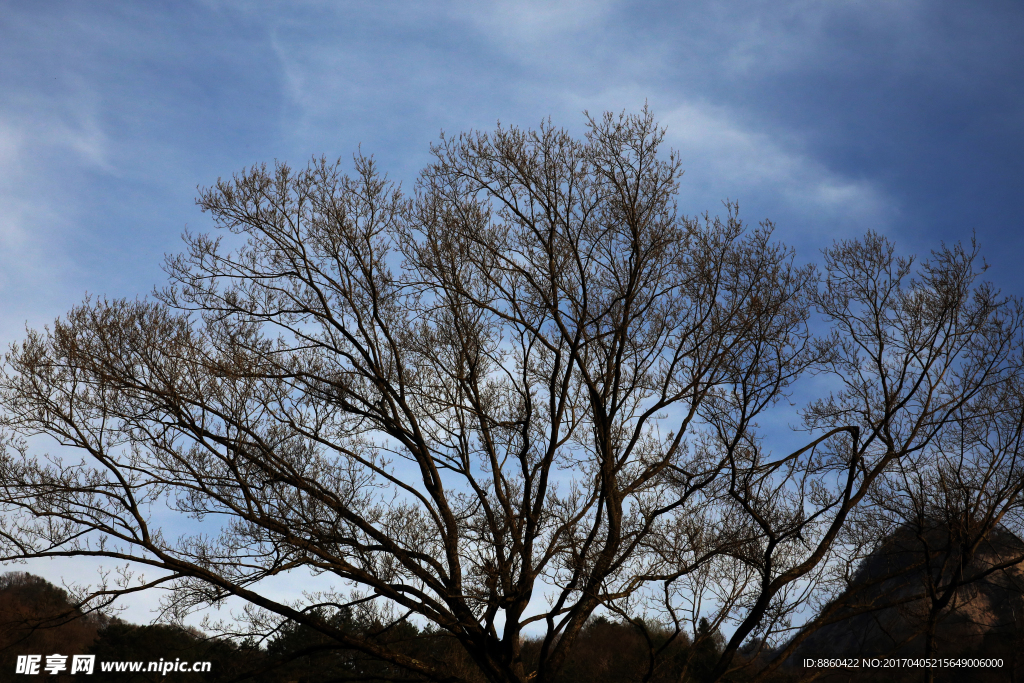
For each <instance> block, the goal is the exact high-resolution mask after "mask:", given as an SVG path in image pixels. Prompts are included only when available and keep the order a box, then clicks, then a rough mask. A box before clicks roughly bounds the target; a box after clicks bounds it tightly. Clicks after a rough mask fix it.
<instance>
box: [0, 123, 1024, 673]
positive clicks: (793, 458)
mask: <svg viewBox="0 0 1024 683" xmlns="http://www.w3.org/2000/svg"><path fill="white" fill-rule="evenodd" d="M662 138H663V131H662V130H661V129H659V128H658V127H657V126H656V124H655V123H654V121H653V119H652V117H651V115H650V114H649V113H648V112H647V111H646V110H645V111H644V112H643V113H642V114H640V115H637V116H625V115H623V116H618V117H616V116H612V115H605V116H603V117H601V118H598V119H590V120H589V129H588V133H587V135H586V137H585V139H582V140H580V139H575V138H573V137H571V136H570V135H569V134H568V133H566V132H565V131H562V130H558V129H555V128H553V127H551V126H550V125H542V126H541V127H540V129H539V130H536V131H524V130H519V129H515V128H513V129H504V128H500V127H499V128H498V129H497V130H496V131H494V132H493V133H491V134H483V133H476V134H467V135H461V136H459V137H457V138H446V137H442V139H441V141H440V142H439V144H438V145H437V146H436V147H434V148H433V152H434V162H433V163H432V164H431V165H430V166H428V167H427V168H426V169H425V170H424V171H423V173H422V175H421V176H420V180H419V182H418V184H417V186H416V191H415V193H414V195H413V196H411V197H407V196H405V195H403V194H402V193H401V191H400V189H399V188H398V187H396V186H395V185H394V184H393V183H391V182H390V181H389V180H388V179H387V178H386V177H385V176H382V175H381V174H380V173H379V172H378V170H377V169H376V167H375V165H374V163H373V161H372V159H366V158H362V157H357V158H356V162H355V173H354V175H353V176H347V175H345V174H344V173H343V172H342V171H341V169H340V167H339V165H337V164H329V163H327V162H326V161H325V160H322V159H321V160H314V162H312V163H311V164H310V165H309V166H308V167H307V168H306V169H305V170H302V171H299V172H294V171H292V170H291V169H290V168H289V167H287V166H285V165H283V164H279V165H277V166H275V167H274V168H272V169H268V168H266V167H265V166H258V167H253V168H251V169H249V170H248V171H245V172H243V173H241V174H239V175H237V176H235V177H233V178H232V179H231V180H226V181H218V183H217V185H216V186H214V187H212V188H209V189H207V190H204V191H203V192H202V193H201V195H200V198H199V204H200V205H201V206H202V207H203V209H204V210H206V211H209V212H210V213H211V214H212V216H213V218H214V221H215V224H216V226H217V227H218V228H222V229H226V230H229V231H231V232H234V233H237V234H239V235H243V236H244V237H245V240H246V241H245V245H244V246H242V247H240V248H238V249H236V250H234V251H229V250H225V249H223V248H222V246H221V243H220V241H219V240H218V239H214V238H212V237H209V236H207V235H186V242H187V245H188V249H187V251H186V253H184V254H183V255H181V256H178V257H174V258H169V259H168V261H167V264H166V270H167V272H168V274H169V276H170V284H169V286H167V287H166V288H165V289H163V290H160V291H158V292H156V293H155V295H154V297H153V300H136V301H122V300H119V301H106V300H96V301H94V300H87V301H86V302H85V303H84V304H83V305H81V306H80V307H78V308H76V309H74V310H72V311H71V312H70V313H69V314H68V315H67V317H66V318H64V319H62V320H58V321H57V322H56V323H55V324H54V326H53V328H52V330H45V331H43V332H30V333H29V336H28V338H27V340H26V341H25V342H24V343H22V344H21V345H19V346H16V347H12V349H11V352H10V353H9V354H8V356H7V358H6V365H5V368H4V373H3V376H2V378H0V404H2V405H3V406H4V410H5V413H4V417H3V426H4V427H5V429H6V434H7V436H6V437H4V447H5V449H4V455H3V459H2V461H0V482H2V484H0V485H2V491H3V493H2V503H0V504H2V505H3V509H4V515H5V516H4V525H3V527H2V530H0V534H2V538H3V558H2V559H5V560H13V559H20V558H34V557H55V556H82V555H87V556H96V557H106V558H113V559H116V560H120V561H126V562H129V561H130V562H134V563H138V564H140V565H145V566H150V567H154V568H157V569H159V570H161V571H162V572H163V575H162V576H161V577H160V578H158V579H155V580H151V581H150V582H148V583H143V584H141V586H140V585H132V586H129V585H127V583H125V584H123V585H110V586H107V587H105V588H104V589H103V590H99V591H96V592H95V594H94V595H93V596H92V598H93V599H94V600H100V601H102V600H103V599H106V598H109V597H111V596H116V595H117V594H118V593H120V592H124V591H128V590H138V589H140V588H141V587H146V586H149V587H152V586H157V585H160V586H164V587H168V588H170V589H171V591H172V592H171V599H170V600H169V602H168V608H169V609H170V610H171V611H172V613H173V614H176V615H181V614H185V613H187V612H189V611H190V610H193V609H195V608H199V607H202V606H204V605H207V604H210V603H212V602H217V601H219V600H222V599H224V598H226V597H228V596H234V597H237V598H241V599H242V600H244V601H247V603H248V604H250V605H251V609H250V610H248V611H247V612H246V615H244V618H243V619H241V622H242V623H241V626H244V627H247V628H248V629H249V632H250V633H252V634H255V635H261V634H262V635H266V634H267V633H268V632H270V631H272V630H273V629H274V628H276V627H278V625H279V624H280V622H281V620H283V619H289V620H291V621H292V622H295V623H298V624H301V625H304V626H306V627H309V628H312V629H314V630H316V631H319V632H320V633H322V634H324V635H325V636H328V637H330V638H332V639H334V641H335V642H337V643H338V645H339V647H344V648H348V649H354V650H358V651H361V652H364V653H366V654H368V655H371V656H374V657H377V658H379V659H381V660H384V661H386V662H390V663H392V664H394V665H396V666H398V667H400V668H402V669H404V670H405V671H408V672H410V673H411V674H415V675H419V676H422V677H425V678H428V679H432V680H439V681H456V680H468V679H470V678H472V677H473V676H474V675H475V674H469V673H465V672H464V671H462V672H460V671H454V670H451V669H448V668H446V667H445V665H444V662H442V661H437V660H435V659H432V658H430V657H413V656H410V655H408V654H406V653H403V652H401V651H399V650H396V649H394V648H391V647H389V646H388V644H387V643H386V642H382V641H381V640H379V639H374V638H369V637H364V636H363V635H360V634H357V633H352V632H349V631H345V630H343V629H339V628H337V627H336V626H334V625H333V622H332V621H331V620H330V619H329V618H328V615H329V614H330V609H331V608H339V607H344V606H348V607H353V606H361V607H364V608H367V609H377V610H378V613H379V614H391V615H393V616H392V619H393V621H395V622H398V621H402V620H407V619H419V620H422V621H425V622H429V623H431V624H434V625H435V626H436V627H437V628H438V629H440V630H441V631H443V632H445V633H447V634H449V635H450V636H451V637H452V638H454V639H456V640H457V641H458V642H459V643H460V644H461V646H462V647H463V648H464V649H465V651H466V653H467V655H468V656H469V657H470V658H471V659H472V661H473V662H474V663H475V665H476V667H477V668H478V669H479V675H480V676H482V677H483V678H485V679H486V680H489V681H495V682H498V681H500V682H513V681H515V682H517V683H518V682H522V681H525V680H528V679H531V678H535V679H536V680H538V681H550V680H552V679H553V678H554V676H555V675H556V674H557V672H558V671H559V669H560V667H561V666H562V665H563V663H564V662H565V661H566V658H567V656H568V654H569V652H570V650H571V648H572V646H573V643H574V642H575V640H576V638H577V636H578V635H579V634H580V632H581V630H582V629H583V627H584V625H585V624H586V622H587V620H588V618H589V617H591V615H592V614H593V613H594V611H595V610H597V609H598V608H599V607H603V608H605V609H608V610H612V611H614V612H618V613H619V614H622V615H624V616H626V617H627V618H630V619H633V620H635V621H637V623H640V624H641V625H642V622H641V621H640V617H642V616H645V615H647V616H648V617H649V616H650V615H653V614H656V613H658V612H659V611H660V615H661V618H662V626H664V625H665V624H668V625H670V627H674V628H675V630H676V632H677V633H682V632H683V631H684V630H685V629H686V624H687V623H689V624H692V625H693V626H694V630H699V629H696V626H697V625H698V624H699V623H701V624H704V626H702V628H703V632H705V633H707V634H713V633H716V632H717V629H718V627H720V626H721V625H723V624H728V625H729V627H730V629H731V635H730V637H729V638H728V639H727V641H726V642H725V643H724V646H723V647H722V648H721V652H720V658H719V661H718V663H717V664H716V665H715V666H714V669H713V671H712V672H711V677H712V678H715V679H717V678H721V677H722V676H723V675H726V674H727V673H728V672H729V671H731V670H733V669H734V668H735V667H736V666H741V665H742V664H743V662H744V661H746V660H742V661H741V660H737V658H736V656H735V655H736V653H737V651H738V649H739V647H740V646H741V644H743V643H744V642H746V641H748V640H750V639H751V638H759V639H762V640H770V639H771V638H773V637H776V636H777V635H778V634H779V633H781V632H784V631H785V629H786V628H788V625H789V620H790V619H791V617H792V615H793V613H794V610H796V609H798V607H799V603H800V601H801V600H802V599H804V597H805V593H806V591H807V590H808V587H810V586H813V585H815V584H816V582H821V581H825V580H826V578H827V576H828V575H829V571H830V567H832V563H833V562H834V561H835V560H836V558H837V557H840V556H842V554H843V553H844V552H846V551H847V548H846V547H845V545H844V544H843V543H842V542H837V540H840V541H841V532H842V531H843V530H844V528H845V527H846V525H847V522H848V519H849V517H850V515H851V513H852V512H853V511H854V510H855V509H856V508H857V506H858V505H859V504H860V503H861V502H862V501H863V500H864V499H865V496H866V495H867V494H868V492H869V491H871V490H872V487H873V486H874V485H875V484H876V483H877V482H878V480H879V479H880V477H882V475H883V474H884V473H887V472H889V471H891V470H892V468H893V467H895V466H896V465H897V464H898V463H899V462H901V461H902V460H903V459H905V458H908V457H911V456H912V455H913V454H914V453H917V452H919V451H921V450H922V449H924V448H926V447H927V446H928V444H930V443H931V442H933V441H934V440H935V439H936V438H937V436H938V435H939V434H940V433H941V432H942V429H943V426H944V425H946V424H947V423H949V422H950V421H951V420H953V419H954V418H955V417H956V416H957V415H960V414H962V412H963V410H964V408H965V406H967V405H969V403H970V402H971V401H972V400H974V399H975V397H977V396H978V395H980V394H981V393H983V392H985V391H989V390H991V389H992V388H993V387H998V386H1000V385H1001V384H1002V383H1005V382H1006V381H1007V380H1008V378H1009V377H1013V376H1015V373H1017V372H1018V367H1019V364H1018V363H1017V357H1016V354H1017V352H1018V346H1017V344H1018V338H1019V336H1020V327H1021V325H1020V316H1019V314H1018V313H1017V312H1016V309H1015V308H1013V306H1011V305H1009V304H1007V303H1006V302H1003V301H1001V300H1000V299H999V297H998V295H997V294H996V293H995V292H994V291H992V290H991V288H989V287H987V286H985V285H978V284H977V283H976V282H975V279H976V276H977V273H976V272H975V268H974V265H973V260H974V259H973V254H972V253H968V252H965V251H964V250H962V249H960V248H950V249H943V250H942V251H940V252H938V253H937V254H935V256H934V258H933V259H932V260H931V261H929V262H928V263H926V264H923V265H922V266H921V268H920V269H919V275H918V276H917V279H912V264H911V262H910V261H909V260H902V259H899V258H897V257H896V256H894V253H893V250H892V248H891V246H890V245H889V244H888V243H887V242H886V241H885V240H884V239H882V238H880V237H878V236H876V235H868V236H867V237H866V238H865V239H864V240H862V241H853V242H848V243H845V242H844V243H841V244H838V245H837V246H836V247H835V248H834V249H832V250H829V251H828V252H826V254H825V277H824V279H823V281H822V280H821V279H820V278H819V276H818V272H817V271H816V269H814V268H813V267H809V266H805V267H799V266H797V265H795V262H794V256H793V254H792V252H791V251H790V250H788V249H786V248H785V247H783V246H781V245H779V244H777V243H775V242H773V241H772V226H771V224H770V223H765V224H762V226H761V227H760V228H758V229H754V230H747V229H746V228H745V227H744V226H743V225H742V223H741V222H740V221H739V219H738V218H737V217H736V214H735V210H734V207H730V210H729V214H728V216H727V217H726V218H725V219H724V220H722V219H718V218H711V217H710V216H707V215H705V216H704V217H702V218H689V217H685V216H682V215H680V214H678V212H677V208H676V205H675V196H676V192H677V184H678V180H679V177H680V175H681V173H682V171H681V169H680V163H679V160H678V158H677V157H676V155H675V153H674V152H670V153H669V154H668V155H667V156H658V149H659V145H660V143H661V141H662ZM815 310H817V311H819V312H820V313H821V314H822V315H823V316H824V317H825V319H826V320H827V321H828V323H829V324H830V325H831V326H832V331H831V332H828V333H827V334H825V335H824V336H823V337H821V338H814V337H813V336H812V334H811V330H810V322H811V316H812V314H813V313H814V311H815ZM815 373H826V374H830V375H831V376H833V377H834V378H836V381H838V382H839V383H840V386H841V388H840V389H839V390H837V391H836V392H834V393H833V394H831V395H829V396H828V397H826V398H824V399H821V400H817V401H815V402H813V403H812V404H810V406H809V407H808V408H807V409H806V410H805V411H804V413H803V415H804V420H805V426H804V427H803V428H802V429H806V430H807V432H808V434H807V436H806V445H805V446H803V447H801V448H799V449H798V450H796V451H795V452H793V453H783V454H778V453H776V452H774V451H773V450H772V449H771V448H770V447H768V446H767V445H766V443H765V442H766V436H771V434H770V433H769V434H767V435H766V434H763V433H761V432H759V431H758V422H757V421H758V420H759V419H761V418H762V417H763V416H765V415H766V413H767V411H770V410H772V409H780V410H781V409H784V408H785V407H786V406H787V405H788V403H786V401H785V400H784V399H787V398H788V397H789V395H790V393H789V392H790V391H791V390H792V387H793V383H794V382H796V381H797V380H798V379H800V378H802V377H808V376H810V375H813V374H815ZM780 402H781V403H780ZM793 415H794V416H795V415H796V413H793ZM773 419H777V416H773ZM37 434H46V435H49V436H52V437H54V438H55V439H56V440H57V441H58V442H60V443H61V444H63V445H65V446H69V447H73V448H75V449H79V450H80V451H81V452H82V453H83V456H84V460H82V461H81V462H71V461H69V460H68V459H66V458H64V459H61V458H57V457H53V458H38V457H36V456H33V455H32V453H31V451H30V449H29V447H28V445H27V443H26V441H25V440H24V437H27V436H31V435H37ZM171 513H178V514H179V515H181V516H183V517H185V518H191V519H194V520H199V521H202V524H200V525H197V526H194V527H193V528H195V529H196V530H197V531H196V532H195V533H192V534H186V535H183V536H181V537H180V538H178V539H171V538H169V537H167V536H165V535H164V534H163V533H162V532H161V530H160V527H159V526H158V525H157V524H156V522H155V521H154V520H155V519H156V517H157V514H158V515H159V518H160V519H167V517H168V515H170V514H171ZM290 570H305V571H311V572H313V573H317V574H321V573H322V574H328V575H329V576H330V577H332V579H334V580H335V581H336V582H337V585H338V586H339V591H340V590H342V589H344V588H346V587H349V588H351V587H354V588H355V589H356V591H357V592H356V593H355V594H353V595H351V596H349V597H342V595H341V593H340V592H339V593H332V594H323V593H318V594H315V595H310V596H308V599H307V600H305V601H304V602H302V603H301V604H292V603H283V602H280V601H277V600H274V599H271V598H270V597H268V596H267V595H265V594H264V593H263V592H261V590H260V583H259V582H260V581H261V580H263V579H265V578H267V577H270V576H274V575H277V574H281V573H283V572H287V571H290ZM87 597H88V596H87ZM375 605H378V606H379V607H374V606H375ZM701 619H705V620H706V621H704V622H700V620H701ZM231 628H235V627H234V626H232V627H231ZM527 628H532V629H539V630H540V631H541V632H542V633H543V636H542V642H541V644H540V648H539V655H538V664H537V667H536V670H535V671H533V670H527V667H526V666H524V664H523V659H522V652H521V644H522V641H523V634H524V629H527ZM659 628H661V627H659ZM709 637H711V636H710V635H709ZM695 645H696V644H695ZM654 650H655V648H653V647H652V652H654ZM717 651H718V650H716V652H717ZM530 668H531V669H532V668H533V667H530ZM648 675H650V672H648ZM683 675H684V676H685V675H686V673H685V671H684V674H683Z"/></svg>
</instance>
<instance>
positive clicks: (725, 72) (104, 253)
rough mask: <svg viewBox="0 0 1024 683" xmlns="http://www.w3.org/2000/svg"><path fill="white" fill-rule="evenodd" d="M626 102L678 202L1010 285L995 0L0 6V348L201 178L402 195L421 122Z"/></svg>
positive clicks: (1010, 203) (807, 247)
mask: <svg viewBox="0 0 1024 683" xmlns="http://www.w3.org/2000/svg"><path fill="white" fill-rule="evenodd" d="M645 101H646V102H647V103H649V105H650V107H651V109H652V110H653V112H654V114H655V116H656V117H657V118H658V119H659V120H660V121H661V122H662V124H664V125H665V126H667V128H668V133H667V142H668V144H669V145H671V146H673V147H675V148H677V149H678V150H679V151H680V152H681V156H682V160H683V165H684V168H686V175H685V176H684V179H683V185H682V189H681V198H680V199H681V201H680V206H681V209H682V210H683V211H684V212H686V213H688V214H694V213H700V212H703V211H705V210H707V211H710V212H712V213H715V212H718V211H720V210H721V201H722V200H723V199H725V198H727V197H728V198H730V199H733V200H737V201H739V203H740V207H741V215H742V216H743V217H744V218H745V219H747V220H748V221H750V222H752V223H756V222H757V221H759V220H761V219H763V218H771V219H772V220H774V221H775V222H776V224H777V226H778V232H777V234H778V236H779V237H780V239H782V240H784V241H786V242H788V243H790V244H792V245H793V246H795V247H796V248H797V250H798V253H799V254H800V257H801V258H802V259H806V260H816V258H817V251H818V250H819V249H820V248H821V247H823V246H825V245H827V244H829V243H830V242H831V241H832V240H833V239H835V238H837V237H852V236H857V235H860V234H863V233H864V232H865V231H866V230H869V229H875V230H878V231H880V232H883V233H885V234H887V235H889V236H891V237H892V238H894V239H895V240H896V242H897V244H898V245H899V246H901V247H902V248H903V249H904V250H905V251H910V252H918V253H926V252H927V251H928V249H930V248H933V247H936V246H938V244H939V243H940V241H942V240H945V241H947V242H950V241H956V240H966V239H970V237H971V235H972V233H976V234H977V236H978V239H979V241H980V243H981V247H982V251H983V254H984V255H985V257H986V259H987V260H988V262H989V263H990V264H991V265H992V269H991V270H990V271H989V277H990V278H991V279H993V280H994V281H996V282H997V284H999V285H1000V286H1001V287H1002V288H1003V289H1004V291H1005V292H1006V293H1008V294H1024V270H1022V269H1021V268H1020V266H1019V263H1018V262H1019V261H1020V259H1021V257H1022V256H1024V240H1022V232H1024V231H1022V227H1024V4H1022V3H1021V2H1019V1H1012V0H976V1H975V2H971V3H963V2H952V1H943V0H936V1H934V2H924V1H918V0H900V1H899V2H893V1H892V0H884V1H882V0H866V1H846V0H820V1H811V0H800V1H796V0H777V1H775V2H763V1H755V0H736V1H734V2H728V3H727V2H710V1H707V0H699V1H694V2H687V3H679V2H653V1H652V2H645V3H626V2H617V1H614V0H593V1H591V2H583V1H573V0H551V1H549V2H532V1H522V0H521V1H519V2H460V1H455V0H452V1H449V2H431V1H428V0H419V1H415V2H412V1H409V2H405V1H397V0H396V1H379V2H362V3H355V2H314V1H309V2H290V3H274V2H261V1H259V0H252V1H250V2H221V1H218V0H206V1H199V0H196V1H188V0H177V1H175V2H166V1H164V2H161V1H158V0H151V1H147V2H103V1H100V0H92V1H90V2H84V1H79V2H72V1H64V2H62V1H59V0H53V1H49V0H48V1H47V2H31V1H28V0H0V341H2V342H3V343H4V345H6V344H8V343H10V342H14V341H17V340H18V339H19V338H20V337H21V336H22V335H23V330H24V328H25V325H26V323H27V324H28V325H29V326H31V327H40V326H42V325H44V324H46V323H47V322H49V321H51V320H52V319H53V318H54V317H56V316H58V315H60V314H62V313H63V312H65V311H66V310H67V309H69V308H70V307H72V306H73V305H75V304H76V303H78V302H79V301H81V299H82V298H83V296H84V295H85V293H86V292H89V293H93V294H100V295H108V296H111V297H120V296H125V297H134V296H136V295H145V294H146V293H148V292H149V291H150V290H151V289H152V288H153V286H154V285H158V284H160V283H161V282H162V281H163V274H162V272H161V271H160V264H161V261H162V257H163V254H164V253H168V252H176V251H178V250H179V248H180V234H181V232H182V231H183V230H184V229H185V227H186V226H188V227H189V228H190V229H192V230H206V229H208V228H209V227H210V223H209V219H208V217H206V216H204V215H203V214H201V213H200V212H199V211H198V209H197V208H196V207H195V205H194V198H195V195H196V186H197V185H209V184H212V183H213V182H215V181H216V179H217V178H218V176H228V175H230V174H231V173H233V172H236V171H238V170H240V169H242V168H243V167H245V166H248V165H251V164H253V163H258V162H264V161H266V162H270V161H273V160H274V159H280V160H285V161H288V162H290V163H292V164H295V165H301V164H304V163H305V161H306V160H307V159H308V158H310V157H311V156H312V155H320V154H326V155H327V156H328V157H343V158H345V159H349V158H350V157H351V155H352V153H353V152H354V151H356V149H357V148H358V147H359V145H360V144H361V145H362V150H363V152H365V153H369V154H373V155H375V156H376V158H377V159H378V160H379V162H380V165H381V166H382V168H383V169H385V170H387V171H388V172H389V174H390V175H391V177H392V178H394V179H396V180H399V181H401V182H402V183H403V184H404V185H405V186H406V187H411V185H412V183H413V182H414V180H415V177H416V173H417V171H418V169H419V168H420V167H422V166H423V165H424V163H425V162H426V161H427V158H428V153H429V152H428V147H429V144H430V142H432V141H434V140H436V139H437V137H438V134H439V132H440V131H441V130H444V131H446V132H449V133H455V132H459V131H463V130H467V129H469V128H482V129H488V128H491V127H493V126H494V124H495V123H496V122H497V121H498V120H500V121H501V122H502V123H503V124H514V125H521V126H536V125H537V124H538V123H539V122H540V121H541V120H542V119H544V118H547V117H548V116H550V117H551V119H552V121H553V122H554V123H555V124H557V125H561V126H564V127H567V128H569V129H570V130H572V131H575V132H577V133H581V132H582V131H583V129H584V123H585V118H584V116H583V114H582V112H583V111H584V110H589V111H590V112H592V113H599V112H601V111H604V110H613V111H621V110H624V109H625V110H628V111H636V110H637V109H639V108H640V107H642V106H643V104H644V102H645ZM40 571H42V570H40ZM129 616H138V615H129Z"/></svg>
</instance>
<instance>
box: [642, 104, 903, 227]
mask: <svg viewBox="0 0 1024 683" xmlns="http://www.w3.org/2000/svg"><path fill="white" fill-rule="evenodd" d="M659 118H660V121H661V123H662V125H664V126H665V127H666V128H667V129H668V132H667V135H666V141H667V142H668V143H669V144H670V145H672V146H673V147H675V148H676V149H678V150H679V151H680V153H681V155H682V159H683V163H684V165H685V166H686V167H688V168H691V169H693V173H691V179H690V180H693V179H694V178H693V177H692V176H698V178H697V181H698V182H701V183H702V184H707V185H711V186H713V188H721V189H724V190H726V191H727V192H728V194H729V195H730V196H731V197H732V198H738V197H737V195H736V193H737V192H744V193H748V194H755V193H757V194H764V193H772V194H775V195H776V196H778V197H779V198H780V199H781V200H782V201H783V202H784V203H785V204H787V205H789V206H790V207H792V208H793V209H795V210H797V211H800V212H803V213H812V214H819V215H824V216H828V217H835V216H840V215H841V216H843V217H844V219H845V220H852V221H855V222H858V223H863V222H874V223H878V222H884V221H885V220H887V219H888V216H889V215H890V214H891V213H892V211H893V209H894V207H893V205H892V201H891V199H889V198H888V197H886V196H885V193H884V192H883V191H882V190H881V189H880V188H878V187H877V186H876V185H874V184H873V183H870V182H868V181H865V180H859V179H851V178H846V177H844V176H842V175H841V174H839V173H836V172H834V171H832V170H830V169H829V168H827V167H825V166H824V165H823V164H822V163H821V162H819V161H817V160H816V159H814V158H813V157H811V156H810V155H808V154H806V153H805V152H803V151H802V150H800V149H799V144H798V142H795V141H789V140H787V139H786V137H785V136H784V135H780V134H775V135H772V134H770V133H768V132H759V131H757V130H755V129H752V128H750V127H746V126H744V125H743V124H742V123H740V122H739V121H737V120H736V119H735V118H734V117H732V116H730V113H729V112H728V111H727V110H725V109H723V108H721V107H715V106H713V105H708V104H704V103H686V104H682V105H679V106H677V107H676V108H674V109H672V110H670V111H669V112H667V113H666V114H664V115H662V116H660V117H659ZM787 143H789V144H787ZM701 176H703V177H704V178H703V179H701V178H700V177H701ZM729 188H732V189H731V190H730V189H729Z"/></svg>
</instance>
